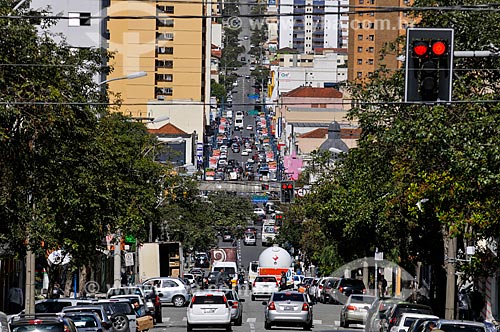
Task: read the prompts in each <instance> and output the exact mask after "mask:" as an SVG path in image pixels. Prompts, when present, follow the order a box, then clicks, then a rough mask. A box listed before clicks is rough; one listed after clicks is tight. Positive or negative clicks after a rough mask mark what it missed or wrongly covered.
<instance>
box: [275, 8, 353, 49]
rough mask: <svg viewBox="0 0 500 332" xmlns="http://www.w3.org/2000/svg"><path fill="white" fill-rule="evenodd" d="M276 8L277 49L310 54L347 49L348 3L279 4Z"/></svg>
mask: <svg viewBox="0 0 500 332" xmlns="http://www.w3.org/2000/svg"><path fill="white" fill-rule="evenodd" d="M279 8H280V12H279V14H280V16H279V17H280V19H279V47H280V48H284V47H290V48H293V49H296V50H297V51H299V53H313V52H314V51H315V50H316V49H317V48H346V47H347V41H348V36H347V33H348V26H347V25H348V20H349V19H348V16H347V12H348V10H349V9H348V0H281V1H280V7H279ZM287 14H290V15H287Z"/></svg>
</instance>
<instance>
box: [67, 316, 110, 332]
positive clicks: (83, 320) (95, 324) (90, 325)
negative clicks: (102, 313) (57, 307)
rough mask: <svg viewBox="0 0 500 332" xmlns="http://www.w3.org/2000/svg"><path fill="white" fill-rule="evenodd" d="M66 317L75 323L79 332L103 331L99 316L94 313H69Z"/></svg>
mask: <svg viewBox="0 0 500 332" xmlns="http://www.w3.org/2000/svg"><path fill="white" fill-rule="evenodd" d="M65 316H66V317H68V318H70V319H71V320H72V321H73V323H74V324H75V327H76V329H77V331H78V332H102V331H103V326H102V324H101V320H100V319H99V316H97V314H95V313H93V312H68V313H66V314H65Z"/></svg>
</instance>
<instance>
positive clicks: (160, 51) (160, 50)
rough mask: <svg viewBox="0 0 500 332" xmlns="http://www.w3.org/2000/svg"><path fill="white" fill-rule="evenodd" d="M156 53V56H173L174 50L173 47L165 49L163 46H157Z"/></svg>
mask: <svg viewBox="0 0 500 332" xmlns="http://www.w3.org/2000/svg"><path fill="white" fill-rule="evenodd" d="M156 52H157V53H158V54H174V48H173V47H165V46H157V47H156Z"/></svg>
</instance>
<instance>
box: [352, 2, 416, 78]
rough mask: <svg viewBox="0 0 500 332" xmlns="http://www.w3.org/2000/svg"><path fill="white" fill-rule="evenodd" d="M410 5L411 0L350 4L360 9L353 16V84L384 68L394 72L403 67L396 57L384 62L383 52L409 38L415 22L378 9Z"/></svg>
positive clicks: (398, 14) (391, 55) (386, 59)
mask: <svg viewBox="0 0 500 332" xmlns="http://www.w3.org/2000/svg"><path fill="white" fill-rule="evenodd" d="M408 3H409V1H407V0H398V1H396V2H395V1H391V0H377V1H375V0H367V1H364V0H349V5H351V6H356V7H355V8H356V10H355V13H352V14H349V52H348V58H349V63H348V68H349V75H348V79H349V81H353V80H356V79H363V78H366V77H371V76H372V75H373V73H374V71H375V69H376V68H379V67H380V66H381V65H385V66H386V68H388V69H392V70H396V69H397V68H399V67H400V66H401V64H400V63H399V62H398V61H397V59H396V58H397V54H396V53H394V52H393V53H389V56H387V57H386V58H385V59H384V60H380V51H381V50H383V49H384V47H385V45H386V43H388V42H394V41H395V40H396V38H397V37H398V36H400V35H403V34H405V31H406V28H407V26H408V24H410V23H411V21H410V19H409V18H408V17H407V13H406V12H399V11H388V12H381V11H376V10H375V9H376V8H380V7H385V6H388V7H398V6H401V7H404V6H407V5H408ZM370 9H373V11H370Z"/></svg>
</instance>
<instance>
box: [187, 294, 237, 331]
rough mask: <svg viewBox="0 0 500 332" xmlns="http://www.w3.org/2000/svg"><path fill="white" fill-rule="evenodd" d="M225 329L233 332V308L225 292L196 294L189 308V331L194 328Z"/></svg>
mask: <svg viewBox="0 0 500 332" xmlns="http://www.w3.org/2000/svg"><path fill="white" fill-rule="evenodd" d="M204 326H214V327H225V328H226V331H231V308H230V307H229V303H228V301H227V298H226V295H225V294H224V293H223V292H219V291H214V292H210V291H207V292H196V293H195V294H194V296H193V298H192V300H191V302H190V303H189V305H188V308H187V330H188V331H192V330H193V327H204Z"/></svg>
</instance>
